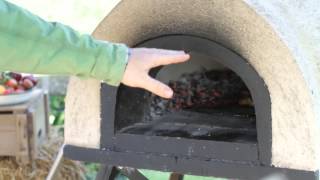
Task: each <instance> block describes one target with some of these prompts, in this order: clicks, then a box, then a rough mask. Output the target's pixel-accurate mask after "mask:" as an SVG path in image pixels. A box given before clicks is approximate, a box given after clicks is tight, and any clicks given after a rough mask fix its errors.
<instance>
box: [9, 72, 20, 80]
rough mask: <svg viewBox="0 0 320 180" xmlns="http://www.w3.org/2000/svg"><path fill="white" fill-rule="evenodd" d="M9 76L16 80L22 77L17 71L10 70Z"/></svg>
mask: <svg viewBox="0 0 320 180" xmlns="http://www.w3.org/2000/svg"><path fill="white" fill-rule="evenodd" d="M9 76H10V77H12V78H14V79H15V80H17V81H20V80H21V79H22V75H21V74H19V73H14V72H10V73H9Z"/></svg>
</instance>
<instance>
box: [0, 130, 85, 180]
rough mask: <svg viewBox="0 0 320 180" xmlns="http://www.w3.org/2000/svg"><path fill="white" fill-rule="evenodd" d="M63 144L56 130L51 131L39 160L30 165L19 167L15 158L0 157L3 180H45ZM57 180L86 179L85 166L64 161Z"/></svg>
mask: <svg viewBox="0 0 320 180" xmlns="http://www.w3.org/2000/svg"><path fill="white" fill-rule="evenodd" d="M62 143H63V137H62V136H61V135H59V134H58V133H57V130H56V129H53V130H51V133H50V138H48V139H47V140H46V141H45V142H44V143H43V145H42V146H41V147H40V148H39V151H38V155H37V158H36V159H35V160H34V161H33V162H32V163H30V164H27V165H19V164H18V163H17V162H16V161H15V158H14V157H0V179H1V180H26V179H27V180H40V179H41V180H43V179H45V178H46V176H47V175H48V173H49V171H50V168H51V166H52V164H53V162H54V160H55V158H56V156H57V153H58V151H59V148H60V147H61V145H62ZM57 179H59V180H60V179H61V180H81V179H85V176H84V166H83V165H82V164H81V163H80V162H75V161H71V160H66V159H64V160H63V162H62V165H61V166H60V169H59V173H58V175H57Z"/></svg>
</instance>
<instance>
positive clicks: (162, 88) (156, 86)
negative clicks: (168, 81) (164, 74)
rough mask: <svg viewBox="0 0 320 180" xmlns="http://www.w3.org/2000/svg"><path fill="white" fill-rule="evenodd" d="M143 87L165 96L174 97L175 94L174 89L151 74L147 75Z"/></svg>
mask: <svg viewBox="0 0 320 180" xmlns="http://www.w3.org/2000/svg"><path fill="white" fill-rule="evenodd" d="M143 88H145V89H146V90H148V91H150V92H152V93H154V94H156V95H158V96H161V97H163V98H172V96H173V91H172V89H171V88H170V87H169V86H167V85H165V84H163V83H161V82H160V81H157V80H155V79H153V78H151V77H149V76H148V77H147V80H146V83H145V84H144V86H143Z"/></svg>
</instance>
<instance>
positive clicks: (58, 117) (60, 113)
mask: <svg viewBox="0 0 320 180" xmlns="http://www.w3.org/2000/svg"><path fill="white" fill-rule="evenodd" d="M64 99H65V96H62V95H51V96H50V124H51V125H53V126H61V125H63V124H64V108H65V105H64Z"/></svg>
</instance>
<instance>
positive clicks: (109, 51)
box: [91, 41, 129, 86]
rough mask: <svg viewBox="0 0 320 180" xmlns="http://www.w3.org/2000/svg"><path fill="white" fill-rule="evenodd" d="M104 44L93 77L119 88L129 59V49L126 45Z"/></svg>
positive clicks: (92, 72) (93, 70)
mask: <svg viewBox="0 0 320 180" xmlns="http://www.w3.org/2000/svg"><path fill="white" fill-rule="evenodd" d="M98 43H102V44H101V47H100V53H98V58H97V61H96V63H95V65H94V67H93V68H92V71H91V76H93V77H95V78H97V79H101V80H103V82H105V83H107V84H109V85H112V86H119V84H120V82H121V80H122V78H123V75H124V72H125V69H126V66H127V63H128V58H129V48H128V47H127V46H126V45H124V44H114V43H108V42H103V41H99V42H98Z"/></svg>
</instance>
